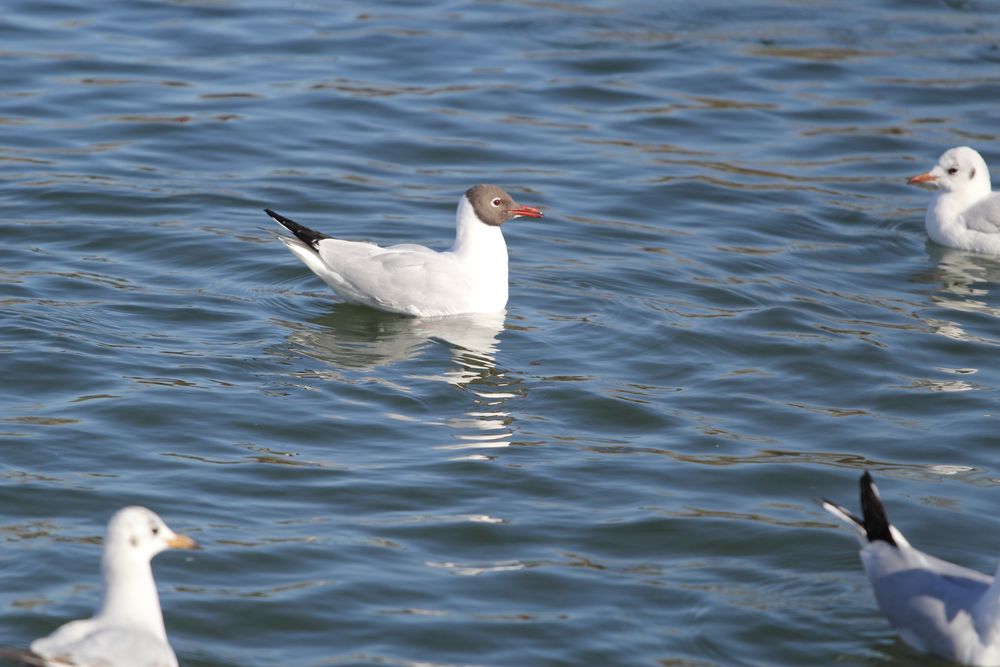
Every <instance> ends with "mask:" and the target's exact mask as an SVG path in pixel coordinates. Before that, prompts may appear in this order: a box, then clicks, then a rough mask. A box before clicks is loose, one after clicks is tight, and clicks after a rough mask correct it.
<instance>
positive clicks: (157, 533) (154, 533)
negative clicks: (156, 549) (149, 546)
mask: <svg viewBox="0 0 1000 667" xmlns="http://www.w3.org/2000/svg"><path fill="white" fill-rule="evenodd" d="M159 534H160V527H159V526H153V535H159Z"/></svg>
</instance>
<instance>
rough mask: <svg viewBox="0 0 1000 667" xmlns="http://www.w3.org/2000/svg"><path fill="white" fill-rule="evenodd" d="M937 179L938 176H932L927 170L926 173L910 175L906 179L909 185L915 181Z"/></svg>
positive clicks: (921, 181) (923, 181)
mask: <svg viewBox="0 0 1000 667" xmlns="http://www.w3.org/2000/svg"><path fill="white" fill-rule="evenodd" d="M936 180H937V176H931V173H930V172H927V173H926V174H917V175H916V176H910V177H909V178H908V179H906V183H907V184H908V185H913V184H914V183H925V182H927V181H936Z"/></svg>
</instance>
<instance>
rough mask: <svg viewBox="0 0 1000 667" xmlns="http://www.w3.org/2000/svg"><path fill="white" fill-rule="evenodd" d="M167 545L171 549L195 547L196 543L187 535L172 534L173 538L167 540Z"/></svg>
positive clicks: (196, 546)
mask: <svg viewBox="0 0 1000 667" xmlns="http://www.w3.org/2000/svg"><path fill="white" fill-rule="evenodd" d="M167 546H169V547H170V548H172V549H197V548H198V543H197V542H195V541H194V540H192V539H191V538H190V537H188V536H187V535H174V539H172V540H170V541H169V542H167Z"/></svg>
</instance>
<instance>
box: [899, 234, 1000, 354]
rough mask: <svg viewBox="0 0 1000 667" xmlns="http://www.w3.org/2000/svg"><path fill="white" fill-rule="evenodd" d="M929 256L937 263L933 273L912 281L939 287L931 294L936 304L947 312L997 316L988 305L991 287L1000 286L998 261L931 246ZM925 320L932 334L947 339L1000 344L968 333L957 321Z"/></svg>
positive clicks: (996, 311)
mask: <svg viewBox="0 0 1000 667" xmlns="http://www.w3.org/2000/svg"><path fill="white" fill-rule="evenodd" d="M928 253H929V255H930V257H931V259H933V260H936V262H937V268H936V271H934V272H933V273H932V274H921V275H920V276H917V277H916V278H915V279H914V280H915V281H917V282H930V283H936V284H938V285H939V287H938V288H937V289H935V290H934V291H933V292H932V293H931V294H930V299H931V301H933V302H934V304H935V305H937V306H940V307H942V308H946V309H948V310H954V311H961V312H966V313H981V314H985V315H989V316H991V317H1000V308H998V307H996V306H995V305H991V304H990V295H991V292H993V291H994V290H993V286H994V285H996V284H998V283H1000V260H998V259H997V258H995V257H990V256H988V255H977V254H973V253H968V252H962V251H959V250H953V249H951V248H943V247H941V246H937V245H934V244H930V243H928ZM924 320H925V322H926V323H927V324H928V325H929V326H930V327H931V329H932V330H933V331H934V332H935V333H937V334H940V335H942V336H945V337H946V338H951V339H953V340H960V341H971V340H975V341H978V342H983V343H988V344H993V345H996V344H1000V339H997V338H993V337H983V336H982V335H980V334H973V333H969V332H968V331H966V330H965V328H964V327H963V326H962V325H961V324H960V323H959V322H956V321H953V320H951V319H942V318H933V317H926V318H924Z"/></svg>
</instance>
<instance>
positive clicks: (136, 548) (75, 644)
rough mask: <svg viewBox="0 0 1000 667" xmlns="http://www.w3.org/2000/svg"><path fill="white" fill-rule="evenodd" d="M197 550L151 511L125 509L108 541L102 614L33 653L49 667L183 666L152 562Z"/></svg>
mask: <svg viewBox="0 0 1000 667" xmlns="http://www.w3.org/2000/svg"><path fill="white" fill-rule="evenodd" d="M193 547H195V543H194V540H192V539H191V538H190V537H187V536H185V535H177V534H176V533H174V532H173V531H172V530H170V528H168V527H167V525H166V524H165V523H163V520H162V519H160V517H158V516H157V515H156V514H155V513H153V512H151V511H150V510H148V509H146V508H144V507H126V508H125V509H122V510H119V511H118V512H117V513H115V515H114V516H113V517H112V518H111V521H110V522H109V523H108V530H107V535H106V536H105V541H104V555H103V557H102V559H101V569H102V572H103V575H104V587H103V590H102V598H101V603H100V605H99V606H98V608H97V612H96V613H95V614H94V616H93V617H91V618H88V619H83V620H79V621H70V622H69V623H67V624H65V625H63V626H62V627H60V628H59V629H57V630H56V631H55V632H53V633H52V634H51V635H49V636H47V637H43V638H41V639H36V640H35V641H33V642H32V643H31V651H32V653H33V654H34V655H35V656H37V657H39V658H41V659H42V661H43V662H44V664H46V665H49V667H177V658H176V656H175V655H174V651H173V649H171V648H170V644H169V643H168V641H167V632H166V629H165V628H164V625H163V614H162V612H161V611H160V598H159V596H158V595H157V592H156V582H155V581H154V580H153V571H152V569H151V567H150V560H151V559H152V558H153V556H155V555H156V554H158V553H160V552H161V551H163V550H164V549H168V548H174V549H191V548H193Z"/></svg>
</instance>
